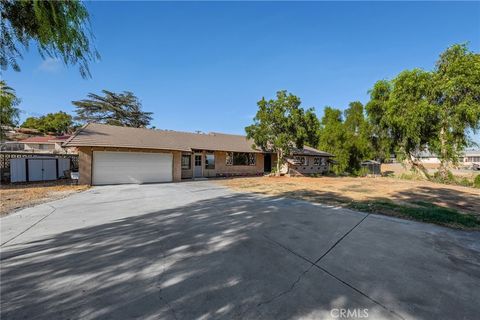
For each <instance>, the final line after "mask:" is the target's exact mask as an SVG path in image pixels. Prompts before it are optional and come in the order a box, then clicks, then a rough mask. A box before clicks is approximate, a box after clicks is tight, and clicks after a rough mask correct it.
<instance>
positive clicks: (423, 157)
mask: <svg viewBox="0 0 480 320" xmlns="http://www.w3.org/2000/svg"><path fill="white" fill-rule="evenodd" d="M415 158H416V159H417V160H419V161H420V162H422V163H432V164H440V159H439V158H438V157H437V155H435V154H433V153H431V152H429V151H428V150H427V151H421V152H418V153H417V154H416V156H415ZM458 160H459V162H460V164H461V165H464V166H471V165H473V164H480V150H468V149H467V150H465V151H464V152H463V154H462V155H461V156H460V158H459V159H458Z"/></svg>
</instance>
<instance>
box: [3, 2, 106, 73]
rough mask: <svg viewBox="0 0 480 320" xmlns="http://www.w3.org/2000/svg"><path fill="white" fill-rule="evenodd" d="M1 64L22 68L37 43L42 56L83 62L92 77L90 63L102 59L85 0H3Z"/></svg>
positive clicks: (6, 66) (82, 64) (17, 68)
mask: <svg viewBox="0 0 480 320" xmlns="http://www.w3.org/2000/svg"><path fill="white" fill-rule="evenodd" d="M0 17H1V19H0V31H1V34H2V37H1V40H0V66H1V68H2V69H3V70H6V69H7V68H8V67H9V66H10V67H11V68H12V69H14V70H16V71H20V66H19V64H18V59H21V58H23V55H22V51H23V50H28V48H29V44H30V42H32V41H33V42H35V43H36V45H37V48H38V51H39V53H40V55H41V57H42V58H45V57H51V58H59V59H61V60H62V61H63V62H64V63H65V64H66V65H77V64H78V65H79V70H80V74H81V75H82V77H84V78H85V77H88V76H90V70H89V66H88V64H89V62H91V61H95V60H97V59H99V58H100V56H99V54H98V52H97V50H96V49H95V48H94V47H93V46H92V44H91V42H92V40H93V35H92V33H91V31H90V27H89V15H88V12H87V9H86V8H85V6H84V5H83V3H82V2H81V1H78V0H71V1H39V0H33V1H15V0H2V1H0Z"/></svg>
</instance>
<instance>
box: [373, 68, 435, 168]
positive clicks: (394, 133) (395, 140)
mask: <svg viewBox="0 0 480 320" xmlns="http://www.w3.org/2000/svg"><path fill="white" fill-rule="evenodd" d="M431 79H432V73H430V72H426V71H423V70H420V69H414V70H406V71H403V72H401V73H400V74H399V75H398V76H397V77H396V78H395V79H393V80H392V82H391V84H390V85H389V86H387V85H386V84H385V83H382V82H380V83H377V84H376V88H375V87H374V90H372V92H373V93H374V94H380V93H383V94H384V96H383V97H382V96H380V99H378V98H377V97H375V96H374V97H373V98H374V99H373V101H371V102H370V103H369V108H368V112H369V117H370V119H373V120H372V121H373V123H374V124H375V125H376V124H379V126H380V127H381V128H382V129H383V130H384V132H388V135H389V138H390V139H391V142H392V144H393V145H394V146H395V154H396V155H397V157H398V158H399V159H400V160H401V161H404V162H405V164H406V165H407V166H408V167H410V169H411V170H413V171H415V172H417V173H419V174H421V175H422V176H424V177H427V176H428V174H427V171H426V169H425V168H424V166H423V165H422V164H421V163H420V162H419V161H418V160H417V159H416V158H415V155H416V154H417V153H418V152H419V151H422V150H426V149H427V147H428V143H429V142H430V141H432V139H434V137H435V136H436V126H437V125H436V123H437V119H436V115H435V110H434V108H433V107H432V105H431V104H430V102H429V99H428V94H429V92H430V90H431ZM382 90H384V91H383V92H382ZM382 99H385V100H382Z"/></svg>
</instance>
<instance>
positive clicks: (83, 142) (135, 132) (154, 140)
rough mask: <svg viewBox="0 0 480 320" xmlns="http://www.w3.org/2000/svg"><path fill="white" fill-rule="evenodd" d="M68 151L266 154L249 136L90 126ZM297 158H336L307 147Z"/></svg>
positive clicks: (298, 151) (72, 140)
mask: <svg viewBox="0 0 480 320" xmlns="http://www.w3.org/2000/svg"><path fill="white" fill-rule="evenodd" d="M63 146H64V147H117V148H140V149H163V150H178V151H188V152H190V151H192V149H198V150H212V151H213V150H218V151H236V152H262V151H261V150H260V149H259V148H258V149H257V148H254V147H253V146H254V142H253V140H248V139H247V137H245V136H240V135H233V134H224V133H216V132H212V133H191V132H180V131H172V130H154V129H142V128H129V127H119V126H110V125H105V124H98V123H90V124H87V125H86V126H84V127H83V128H81V129H80V130H79V131H78V132H77V133H76V134H75V135H73V136H72V137H70V139H68V140H67V141H66V142H65V143H64V144H63ZM292 153H293V155H311V156H326V157H333V155H332V154H330V153H327V152H324V151H319V150H317V149H314V148H312V147H308V146H305V147H304V148H303V149H294V150H293V152H292Z"/></svg>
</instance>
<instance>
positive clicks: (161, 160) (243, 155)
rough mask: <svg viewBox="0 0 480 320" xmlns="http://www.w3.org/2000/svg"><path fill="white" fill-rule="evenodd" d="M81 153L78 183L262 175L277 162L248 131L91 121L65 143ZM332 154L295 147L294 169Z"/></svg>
mask: <svg viewBox="0 0 480 320" xmlns="http://www.w3.org/2000/svg"><path fill="white" fill-rule="evenodd" d="M63 146H64V147H76V148H77V150H78V154H79V183H80V184H92V185H103V184H121V183H152V182H167V181H181V180H182V179H191V178H201V177H220V176H236V175H262V174H264V173H265V172H270V171H271V169H272V167H274V166H275V164H276V155H275V154H272V153H269V152H264V151H262V150H260V149H258V148H256V147H255V146H254V143H253V141H252V140H248V139H247V138H246V137H245V136H241V135H231V134H223V133H215V132H213V133H190V132H179V131H171V130H154V129H142V128H129V127H119V126H110V125H104V124H94V123H91V124H87V125H86V126H84V127H83V128H81V129H80V130H79V131H77V132H76V133H75V134H74V135H73V136H72V137H71V138H70V139H68V140H67V141H66V142H65V143H64V144H63ZM330 157H332V155H331V154H328V153H325V152H321V151H318V150H315V149H313V148H308V147H306V148H304V149H302V150H295V152H294V154H293V159H296V160H298V161H299V162H298V163H295V164H292V166H291V168H294V169H295V170H296V172H302V171H303V172H305V174H309V173H317V172H324V171H326V170H328V161H327V160H328V159H329V158H330Z"/></svg>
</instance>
